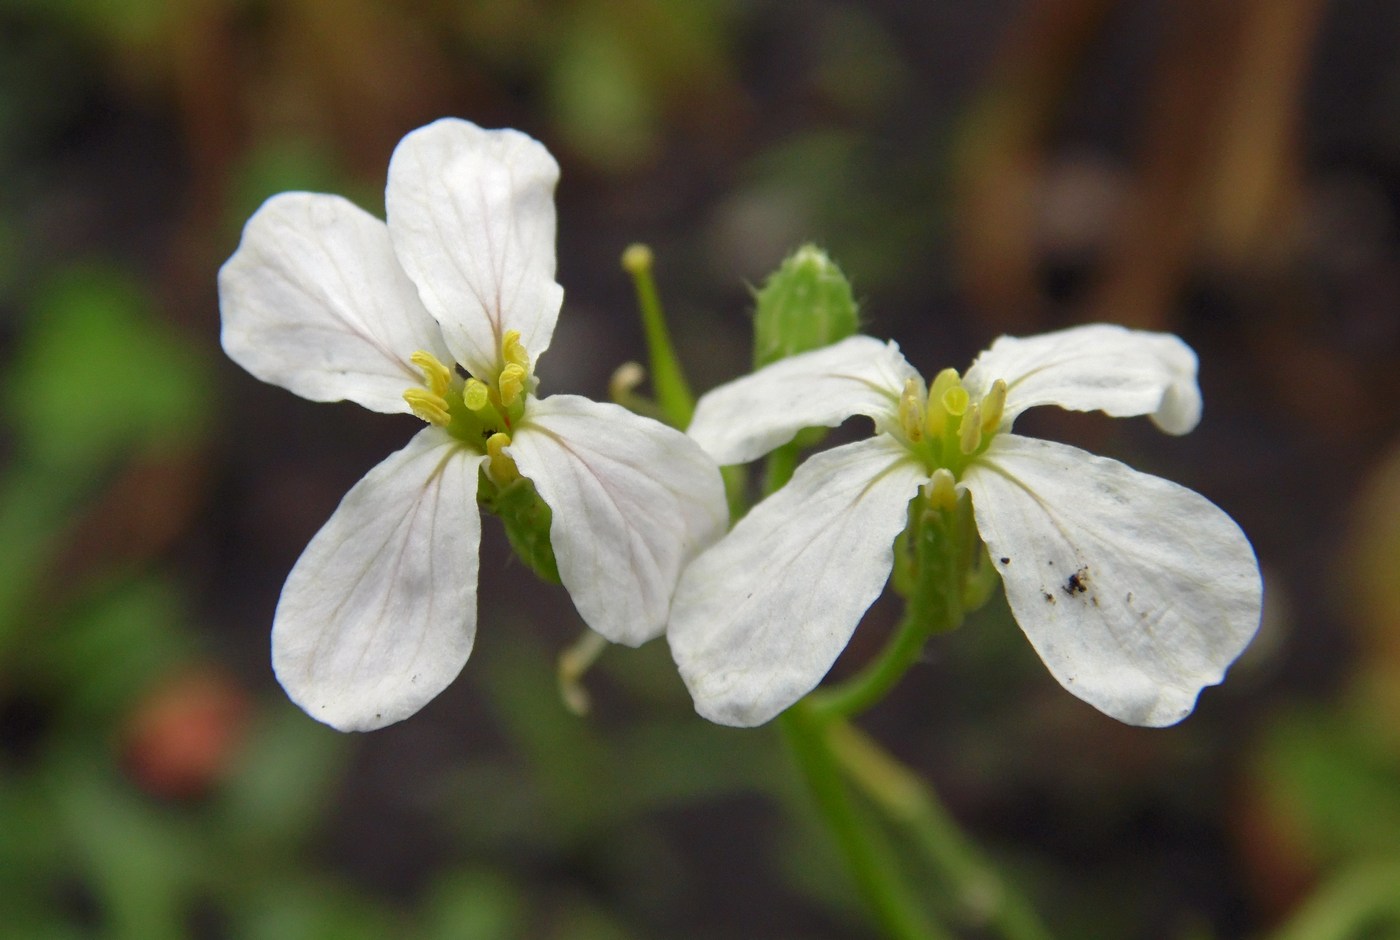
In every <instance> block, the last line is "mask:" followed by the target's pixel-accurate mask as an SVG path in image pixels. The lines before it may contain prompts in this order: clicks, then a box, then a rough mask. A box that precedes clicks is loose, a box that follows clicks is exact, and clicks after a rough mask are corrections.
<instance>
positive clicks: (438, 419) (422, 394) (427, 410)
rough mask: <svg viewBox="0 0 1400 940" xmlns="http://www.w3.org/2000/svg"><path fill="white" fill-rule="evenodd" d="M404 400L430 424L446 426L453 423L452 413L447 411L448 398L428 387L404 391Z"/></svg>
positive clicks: (416, 413)
mask: <svg viewBox="0 0 1400 940" xmlns="http://www.w3.org/2000/svg"><path fill="white" fill-rule="evenodd" d="M403 400H404V401H406V402H408V407H409V408H411V409H412V410H413V413H414V414H415V415H417V416H418V417H420V418H422V419H423V420H424V421H426V422H428V423H429V424H434V425H437V426H438V427H440V428H445V427H447V426H448V425H449V424H451V423H452V415H450V414H449V413H448V411H447V399H445V398H443V397H442V396H441V395H437V394H434V393H433V392H430V391H428V390H427V389H426V388H410V389H409V390H408V391H406V392H404V393H403Z"/></svg>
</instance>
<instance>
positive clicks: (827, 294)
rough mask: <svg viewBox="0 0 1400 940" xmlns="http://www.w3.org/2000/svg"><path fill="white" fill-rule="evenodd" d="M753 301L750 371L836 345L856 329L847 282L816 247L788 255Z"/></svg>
mask: <svg viewBox="0 0 1400 940" xmlns="http://www.w3.org/2000/svg"><path fill="white" fill-rule="evenodd" d="M754 301H755V308H754V321H753V334H754V342H753V358H754V368H762V367H763V366H766V365H768V364H769V363H772V362H777V361H778V360H779V359H785V358H787V357H788V356H794V355H796V354H798V353H802V352H808V351H809V350H813V349H820V348H821V347H823V346H829V345H831V344H832V343H836V342H840V341H841V340H843V339H845V338H846V337H848V336H851V335H853V334H854V333H855V332H856V330H857V329H859V327H860V317H859V314H858V311H857V307H856V299H855V295H854V294H853V293H852V292H851V283H850V281H848V280H846V275H844V274H842V273H841V269H840V268H839V267H837V266H836V262H834V261H832V260H831V258H829V257H828V256H827V254H826V252H824V251H822V250H821V249H820V248H818V247H816V246H815V245H803V246H802V247H801V248H799V249H797V250H796V251H795V252H793V253H792V254H791V255H790V256H789V257H788V259H787V260H786V261H784V262H783V263H782V265H780V266H779V268H778V270H777V271H774V272H773V273H772V274H770V275H769V276H768V280H767V281H766V282H765V283H764V285H763V287H762V289H760V290H759V291H758V292H757V293H756V294H755V295H754Z"/></svg>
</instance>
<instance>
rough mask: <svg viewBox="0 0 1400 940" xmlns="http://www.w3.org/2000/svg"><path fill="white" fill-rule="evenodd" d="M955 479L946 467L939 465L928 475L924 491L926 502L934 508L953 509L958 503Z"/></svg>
mask: <svg viewBox="0 0 1400 940" xmlns="http://www.w3.org/2000/svg"><path fill="white" fill-rule="evenodd" d="M957 483H958V481H957V479H956V478H955V477H954V476H953V472H952V471H951V470H949V469H948V468H947V467H939V468H938V469H937V470H935V471H933V476H931V477H929V481H928V485H927V486H925V487H924V493H925V495H926V497H927V499H928V504H929V505H930V506H931V507H933V508H934V509H944V510H948V509H953V508H954V507H956V506H957V505H958V486H957Z"/></svg>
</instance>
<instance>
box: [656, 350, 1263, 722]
mask: <svg viewBox="0 0 1400 940" xmlns="http://www.w3.org/2000/svg"><path fill="white" fill-rule="evenodd" d="M1037 405H1059V406H1060V407H1063V408H1068V409H1072V410H1076V411H1092V410H1098V411H1103V412H1105V413H1107V414H1109V415H1112V416H1115V417H1127V416H1131V415H1142V414H1147V415H1151V416H1152V419H1153V421H1155V422H1156V424H1157V425H1158V426H1159V427H1160V428H1161V429H1162V430H1164V431H1167V432H1168V433H1171V434H1184V433H1186V432H1187V431H1190V430H1191V429H1192V428H1194V427H1195V426H1196V423H1197V422H1198V421H1199V420H1200V413H1201V398H1200V390H1199V388H1198V387H1197V385H1196V356H1195V354H1194V353H1193V352H1192V351H1191V349H1190V348H1189V347H1188V346H1186V344H1185V343H1183V342H1181V341H1180V340H1179V339H1177V338H1176V337H1174V336H1170V335H1167V334H1161V333H1147V332H1140V331H1130V330H1127V329H1124V328H1122V327H1116V326H1109V325H1102V324H1100V325H1091V326H1083V327H1077V328H1074V329H1068V330H1063V331H1061V332H1057V333H1049V334H1046V335H1042V336H1034V337H1029V338H1025V339H1015V338H1011V337H1002V338H1001V339H998V340H997V341H996V342H995V343H993V344H992V347H991V348H990V349H988V350H987V351H985V352H983V353H982V355H981V356H980V357H979V358H978V359H977V360H976V362H974V363H973V365H972V367H971V368H970V369H969V370H968V373H967V375H966V376H965V377H959V376H958V374H957V372H956V371H955V370H952V369H948V370H945V371H944V372H943V373H940V374H939V376H938V377H937V378H935V379H934V381H933V383H932V387H931V388H929V387H926V386H925V384H924V381H923V379H922V378H921V377H920V376H919V375H918V373H916V372H915V371H914V369H913V368H912V367H911V366H910V365H909V364H908V363H907V362H906V361H905V360H904V357H903V356H901V355H900V353H899V350H898V349H897V347H896V346H895V345H894V344H893V343H890V344H888V345H887V344H885V343H881V342H879V341H877V340H875V339H872V338H870V337H866V336H854V337H851V338H849V339H846V340H844V341H842V342H840V343H837V344H835V345H833V346H830V347H827V348H825V349H820V350H816V351H813V352H810V353H804V354H802V355H798V356H793V357H792V358H790V359H785V360H782V361H780V362H777V363H774V364H772V365H770V366H768V367H766V368H764V369H761V370H759V371H758V372H756V373H754V374H753V375H750V376H746V377H744V378H740V379H738V380H736V381H734V382H731V383H729V384H728V385H725V386H722V387H720V388H718V389H715V390H714V391H712V392H710V393H709V394H708V395H706V396H705V397H704V398H702V399H701V400H700V402H699V405H698V407H697V409H696V413H695V419H694V422H693V423H692V424H691V427H690V430H689V433H690V435H691V436H692V437H694V438H695V439H696V440H697V441H699V442H700V444H701V445H702V446H703V447H704V448H705V449H706V450H707V451H709V452H710V454H711V455H712V456H714V457H715V459H716V460H717V461H718V462H719V463H721V464H733V463H741V462H744V461H749V460H753V459H755V458H756V457H759V456H760V455H762V454H764V453H766V452H768V451H770V450H772V449H773V448H775V447H777V446H779V445H781V444H783V443H784V442H786V441H788V440H790V439H791V438H792V437H793V435H794V434H795V433H796V432H797V431H798V430H799V429H801V428H804V427H818V426H835V425H837V424H839V423H841V421H843V420H844V419H845V418H847V417H849V416H850V415H853V414H864V415H868V416H869V417H871V418H873V419H874V421H875V430H876V434H875V436H874V437H872V438H869V439H866V440H862V441H859V442H856V443H853V444H846V445H843V446H839V447H835V448H833V449H831V450H828V451H825V452H822V453H819V454H816V455H815V456H813V457H810V458H809V459H808V460H806V461H805V462H804V463H803V464H802V465H801V466H800V467H798V469H797V472H796V473H795V474H794V475H793V477H792V479H791V480H790V481H789V482H788V484H787V485H786V486H784V487H783V488H782V489H780V490H779V491H778V492H777V493H775V494H774V495H772V496H770V497H769V498H768V499H766V500H765V501H764V502H762V503H760V504H759V505H758V506H757V507H755V508H754V510H753V511H752V512H750V513H749V514H748V515H747V516H746V517H744V518H743V519H742V520H741V521H740V522H739V523H738V525H737V526H735V528H734V530H733V531H732V532H731V533H730V534H729V535H727V536H726V537H725V538H723V539H722V540H720V541H719V542H718V543H717V544H715V545H714V546H712V547H711V548H709V549H707V550H706V551H705V552H703V553H702V554H701V555H700V556H699V557H698V558H697V559H696V560H695V561H694V562H692V563H691V565H690V566H689V567H688V568H687V570H686V572H685V573H684V574H683V575H682V578H681V583H680V585H679V586H678V588H677V590H676V597H675V600H674V602H673V604H672V612H671V622H670V625H669V626H668V628H667V635H668V638H669V640H670V644H671V649H672V653H673V655H674V656H675V659H676V662H677V664H678V666H679V667H680V670H681V675H682V677H683V678H684V679H685V681H686V684H687V685H688V686H689V688H690V691H691V694H692V695H693V696H694V698H695V703H696V708H697V710H698V711H699V712H700V713H701V714H702V715H704V716H705V717H707V718H709V719H711V720H713V721H717V722H721V723H724V724H730V725H740V726H748V725H756V724H760V723H762V722H764V721H767V720H768V719H770V718H772V717H773V716H775V715H776V714H778V713H779V712H781V711H782V710H783V709H785V708H787V707H788V706H789V705H791V704H792V703H793V702H795V701H797V699H799V698H801V697H802V696H803V695H805V694H806V693H807V692H809V691H810V690H811V689H812V688H813V687H815V686H816V685H817V683H818V682H820V681H821V679H822V677H823V676H824V675H825V674H826V672H827V670H828V669H830V667H831V664H832V663H833V662H834V661H835V659H836V657H837V655H838V654H839V653H840V652H841V650H842V649H843V648H844V647H845V645H846V643H847V641H848V640H849V639H850V636H851V633H852V631H853V630H854V629H855V626H856V623H857V622H858V621H859V620H860V618H861V616H862V614H863V613H864V611H865V609H866V608H867V607H869V605H870V604H871V603H872V602H873V601H874V600H875V598H876V597H878V596H879V594H880V592H881V591H882V589H883V588H884V584H885V581H886V579H887V578H888V576H889V574H890V571H891V567H892V565H893V560H894V554H893V547H892V543H893V541H894V538H895V536H896V535H897V534H898V533H899V532H900V531H901V530H902V529H903V528H904V527H905V524H906V510H907V505H908V503H909V501H910V499H911V498H912V497H913V496H914V495H915V493H916V491H918V490H919V489H920V487H924V488H925V490H924V491H925V493H926V494H928V497H929V498H932V499H933V500H934V501H935V503H937V502H938V501H940V500H942V501H943V504H944V505H948V503H949V502H951V501H952V500H955V499H956V494H957V493H958V492H963V491H965V492H966V493H968V494H969V496H970V497H971V501H972V509H973V515H974V518H975V520H976V525H977V529H978V532H979V534H980V536H981V538H982V540H983V542H985V544H986V546H987V549H988V551H989V553H990V557H991V559H992V564H993V565H994V566H995V567H996V569H997V570H998V571H999V572H1000V574H1001V577H1002V581H1003V584H1004V587H1005V590H1006V596H1007V600H1008V601H1009V603H1010V606H1011V611H1012V613H1013V614H1014V615H1015V617H1016V620H1017V622H1018V623H1019V624H1020V625H1021V629H1022V630H1023V631H1024V632H1025V634H1026V636H1027V638H1028V639H1029V640H1030V642H1031V644H1032V645H1033V646H1034V647H1035V649H1036V651H1037V652H1038V653H1039V654H1040V657H1041V659H1042V660H1044V662H1045V664H1046V666H1048V667H1049V669H1050V671H1051V673H1053V674H1054V676H1055V678H1056V679H1057V680H1059V682H1060V683H1061V684H1062V685H1063V686H1064V687H1065V688H1066V689H1068V690H1069V691H1070V692H1073V693H1074V694H1075V695H1077V696H1079V697H1080V698H1082V699H1084V700H1085V701H1087V702H1089V703H1090V704H1092V705H1094V706H1095V707H1097V708H1098V709H1100V710H1101V711H1103V712H1105V713H1107V714H1109V715H1111V716H1113V717H1115V718H1118V719H1120V720H1122V721H1125V722H1128V723H1131V724H1136V725H1146V726H1154V727H1156V726H1163V725H1169V724H1172V723H1174V722H1177V721H1179V720H1181V719H1182V718H1184V717H1185V716H1186V715H1188V714H1189V713H1190V712H1191V709H1192V708H1193V707H1194V705H1195V701H1196V697H1197V695H1198V694H1199V692H1200V690H1201V688H1202V687H1204V686H1206V685H1212V684H1215V683H1217V682H1219V681H1220V680H1221V679H1222V678H1223V676H1224V672H1225V669H1226V668H1227V667H1228V666H1229V664H1230V663H1231V662H1232V661H1233V660H1234V659H1235V658H1236V657H1237V656H1238V655H1239V654H1240V652H1241V651H1242V650H1243V649H1244V647H1245V646H1246V644H1248V642H1249V640H1250V638H1251V637H1252V636H1253V635H1254V632H1255V630H1256V628H1257V627H1258V624H1259V616H1260V600H1261V584H1260V579H1259V569H1258V564H1257V562H1256V560H1255V557H1254V552H1253V549H1252V548H1251V547H1250V544H1249V541H1248V540H1247V539H1246V538H1245V536H1244V533H1242V532H1241V531H1240V529H1239V527H1238V526H1237V525H1235V523H1234V522H1233V521H1232V520H1231V519H1230V518H1229V516H1227V515H1226V514H1225V513H1224V512H1222V511H1221V510H1220V509H1219V508H1217V507H1216V506H1215V505H1214V504H1212V503H1211V502H1210V501H1208V500H1207V499H1205V498H1204V497H1202V496H1200V495H1199V494H1197V493H1194V492H1192V491H1191V490H1188V489H1185V488H1183V487H1181V486H1178V485H1176V484H1174V483H1169V482H1167V481H1166V480H1162V479H1159V478H1157V477H1154V476H1149V475H1147V474H1143V473H1139V472H1137V471H1134V470H1132V469H1130V468H1128V467H1126V466H1124V465H1123V464H1121V463H1119V462H1117V461H1114V460H1108V459H1106V458H1103V457H1097V456H1094V455H1092V454H1089V453H1086V452H1084V451H1082V450H1078V449H1076V448H1074V447H1069V446H1067V445H1064V444H1058V443H1053V442H1051V441H1044V440H1038V439H1034V438H1027V437H1022V436H1020V435H1016V434H1012V433H1010V428H1011V424H1012V422H1013V421H1014V420H1015V419H1016V417H1017V416H1018V415H1020V414H1021V413H1022V412H1023V411H1025V410H1026V409H1028V408H1031V407H1034V406H1037Z"/></svg>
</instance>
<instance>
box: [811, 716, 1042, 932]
mask: <svg viewBox="0 0 1400 940" xmlns="http://www.w3.org/2000/svg"><path fill="white" fill-rule="evenodd" d="M827 740H828V742H829V743H830V746H831V753H832V757H833V758H834V759H835V761H836V762H837V763H839V764H840V766H841V768H842V769H843V770H844V771H845V772H846V774H847V775H848V776H849V777H850V779H851V780H852V781H853V782H854V783H855V784H856V785H857V786H858V787H860V789H861V790H862V791H864V793H865V794H866V795H867V796H868V797H870V799H871V800H872V801H874V802H875V803H876V805H878V806H879V807H881V809H883V810H884V811H885V813H886V814H887V815H888V816H889V817H890V818H891V819H892V820H894V821H895V822H896V823H899V824H901V825H903V826H904V827H906V828H907V829H908V831H909V832H910V834H911V835H912V836H913V838H914V841H915V842H916V843H917V844H918V846H919V847H920V848H921V849H922V850H923V852H924V854H925V855H926V857H927V858H928V859H929V860H930V861H931V862H932V863H933V864H934V866H935V867H936V868H938V870H939V872H940V874H942V876H943V877H944V879H946V880H947V882H948V883H949V884H950V885H951V886H952V891H953V896H954V898H955V899H956V901H957V903H958V905H959V907H960V908H961V910H963V911H964V912H965V913H966V915H967V917H968V919H969V920H971V921H973V922H975V923H977V924H979V925H988V926H990V927H993V928H995V929H996V931H997V932H998V933H999V934H1000V935H1001V936H1003V937H1005V938H1006V940H1049V937H1050V933H1049V931H1048V930H1046V928H1045V926H1044V925H1043V924H1042V923H1041V922H1040V920H1039V918H1038V917H1037V916H1036V914H1035V912H1034V911H1033V910H1032V909H1031V907H1030V905H1029V904H1027V903H1026V901H1025V900H1024V899H1023V898H1022V897H1021V896H1020V895H1018V894H1016V893H1015V892H1014V891H1013V890H1012V889H1011V887H1010V886H1009V885H1007V883H1006V882H1005V881H1003V880H1002V878H1001V876H1000V875H998V874H997V872H996V870H995V869H994V868H993V867H992V866H991V865H990V864H989V863H987V862H986V861H985V860H984V859H983V858H982V857H981V855H980V854H979V853H978V852H977V850H976V849H975V848H974V847H973V845H972V843H971V842H970V841H969V840H968V839H967V837H966V836H965V835H963V833H962V831H961V830H960V829H959V828H958V825H957V823H956V822H955V821H954V820H953V817H952V816H951V815H950V814H949V813H948V811H947V810H946V809H945V808H944V807H943V805H942V804H941V803H939V802H938V800H937V798H936V797H935V795H934V794H933V791H932V790H931V789H930V788H929V787H928V786H926V785H925V784H924V783H923V781H921V780H920V779H919V778H918V776H916V775H915V774H913V773H912V772H910V771H909V770H908V769H907V768H905V767H904V766H903V765H902V764H900V763H899V762H898V761H896V760H895V759H894V758H893V757H891V756H890V755H889V754H887V753H885V751H883V750H882V749H881V748H880V747H879V746H878V745H877V744H875V742H874V741H872V740H871V739H870V738H868V737H867V736H866V735H864V734H863V733H861V732H860V731H859V730H858V729H856V728H855V727H854V726H852V725H850V724H848V723H847V722H844V721H835V722H832V724H831V725H830V728H829V730H828V733H827Z"/></svg>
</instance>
